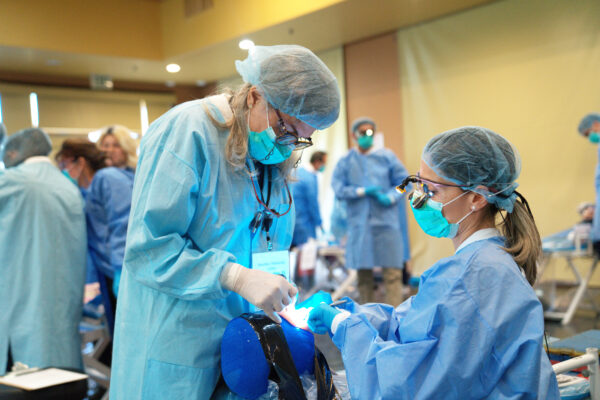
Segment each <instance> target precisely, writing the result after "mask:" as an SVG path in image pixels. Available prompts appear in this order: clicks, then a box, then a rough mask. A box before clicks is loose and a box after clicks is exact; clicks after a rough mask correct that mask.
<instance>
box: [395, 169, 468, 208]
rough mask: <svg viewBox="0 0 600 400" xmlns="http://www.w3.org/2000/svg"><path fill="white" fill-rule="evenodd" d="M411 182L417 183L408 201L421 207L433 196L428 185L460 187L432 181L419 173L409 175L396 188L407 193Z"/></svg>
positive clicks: (416, 206)
mask: <svg viewBox="0 0 600 400" xmlns="http://www.w3.org/2000/svg"><path fill="white" fill-rule="evenodd" d="M411 183H414V184H415V189H414V190H413V191H412V192H410V193H409V195H408V201H410V202H411V204H412V207H413V208H416V209H418V208H421V207H423V206H424V205H425V203H426V202H427V200H429V199H430V198H432V197H433V194H434V193H433V192H432V191H431V190H430V189H429V186H428V185H431V186H434V187H435V186H448V187H457V188H460V187H461V186H460V185H452V184H449V183H441V182H436V181H431V180H429V179H423V178H421V177H420V176H418V175H409V176H407V177H406V178H404V180H403V181H402V183H401V184H399V185H398V186H396V190H397V191H398V192H400V193H406V187H407V186H408V185H410V184H411Z"/></svg>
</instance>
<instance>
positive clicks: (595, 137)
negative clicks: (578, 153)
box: [588, 132, 600, 144]
mask: <svg viewBox="0 0 600 400" xmlns="http://www.w3.org/2000/svg"><path fill="white" fill-rule="evenodd" d="M588 140H589V141H590V142H591V143H593V144H598V143H600V133H599V132H590V134H589V135H588Z"/></svg>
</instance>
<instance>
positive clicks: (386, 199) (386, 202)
mask: <svg viewBox="0 0 600 400" xmlns="http://www.w3.org/2000/svg"><path fill="white" fill-rule="evenodd" d="M375 200H377V202H378V203H379V204H381V205H382V206H384V207H389V206H391V205H392V199H391V198H390V196H388V195H387V194H385V193H382V192H377V194H376V195H375Z"/></svg>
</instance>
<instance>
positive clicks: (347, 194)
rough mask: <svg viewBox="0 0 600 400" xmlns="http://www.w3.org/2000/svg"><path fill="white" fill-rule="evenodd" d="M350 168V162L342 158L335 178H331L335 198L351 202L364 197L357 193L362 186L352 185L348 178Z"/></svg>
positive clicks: (336, 169)
mask: <svg viewBox="0 0 600 400" xmlns="http://www.w3.org/2000/svg"><path fill="white" fill-rule="evenodd" d="M348 168H349V166H348V160H347V159H346V158H342V159H341V160H340V161H339V162H338V163H337V165H336V166H335V169H334V170H333V176H332V177H331V186H332V188H333V191H334V193H335V196H336V197H337V198H338V199H341V200H351V199H357V198H359V197H362V196H360V195H359V194H358V193H357V189H358V188H359V187H360V186H357V185H355V184H352V183H350V179H349V177H348V174H349V173H350V171H349V170H348Z"/></svg>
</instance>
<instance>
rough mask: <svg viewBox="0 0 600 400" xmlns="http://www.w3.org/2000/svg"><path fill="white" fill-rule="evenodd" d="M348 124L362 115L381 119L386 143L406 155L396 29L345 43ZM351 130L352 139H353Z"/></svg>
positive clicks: (399, 153)
mask: <svg viewBox="0 0 600 400" xmlns="http://www.w3.org/2000/svg"><path fill="white" fill-rule="evenodd" d="M344 66H345V68H346V73H345V74H346V104H347V117H348V119H347V121H348V127H350V124H351V123H352V121H353V120H354V119H356V118H358V117H360V116H369V117H371V118H372V119H373V120H374V121H375V122H376V123H377V131H378V132H382V133H383V134H384V137H385V145H386V147H388V148H390V149H391V150H393V151H394V152H395V153H396V155H397V156H398V157H399V158H400V159H403V156H404V144H403V130H402V107H401V97H400V77H399V75H398V44H397V37H396V34H395V33H389V34H387V35H383V36H378V37H375V38H372V39H368V40H364V41H361V42H357V43H353V44H349V45H346V46H344ZM348 134H349V143H350V144H351V145H353V139H352V137H351V135H350V133H348Z"/></svg>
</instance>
